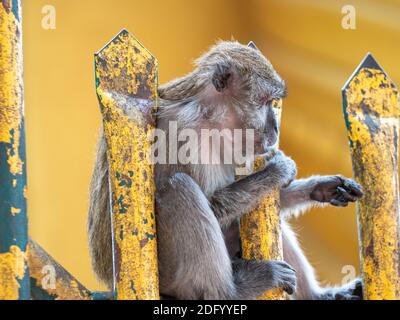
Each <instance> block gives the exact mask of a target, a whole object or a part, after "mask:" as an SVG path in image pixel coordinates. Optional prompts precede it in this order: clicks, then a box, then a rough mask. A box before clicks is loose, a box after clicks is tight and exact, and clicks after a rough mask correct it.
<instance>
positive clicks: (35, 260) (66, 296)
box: [27, 240, 92, 300]
mask: <svg viewBox="0 0 400 320" xmlns="http://www.w3.org/2000/svg"><path fill="white" fill-rule="evenodd" d="M27 252H28V263H29V270H30V278H31V294H32V298H33V299H45V300H92V293H91V292H90V291H89V290H87V289H86V288H85V287H84V286H83V285H82V284H81V283H80V282H79V281H77V280H76V279H75V278H74V277H73V276H72V275H71V274H70V273H69V272H68V271H67V270H65V269H64V268H63V267H62V266H61V265H60V264H59V263H58V262H56V261H55V260H54V259H53V258H52V257H51V256H50V255H49V254H48V253H47V252H46V251H45V250H43V248H41V247H40V246H39V245H38V244H37V243H35V242H34V241H32V240H29V243H28V251H27ZM45 266H53V267H54V271H55V274H54V276H55V283H54V287H53V288H49V287H47V286H44V283H46V281H44V277H46V276H48V274H46V273H43V270H44V267H45Z"/></svg>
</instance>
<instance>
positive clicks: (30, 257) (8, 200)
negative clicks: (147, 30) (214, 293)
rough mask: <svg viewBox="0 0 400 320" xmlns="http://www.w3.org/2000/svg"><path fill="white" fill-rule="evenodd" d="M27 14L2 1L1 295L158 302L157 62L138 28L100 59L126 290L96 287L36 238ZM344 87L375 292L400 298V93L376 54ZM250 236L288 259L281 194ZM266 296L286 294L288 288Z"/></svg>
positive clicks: (364, 260) (265, 204)
mask: <svg viewBox="0 0 400 320" xmlns="http://www.w3.org/2000/svg"><path fill="white" fill-rule="evenodd" d="M21 20H22V16H21V1H20V0H16V1H3V2H2V3H1V4H0V299H86V300H91V299H115V298H116V299H158V298H159V290H158V269H157V246H156V221H155V209H154V199H155V185H154V167H153V165H151V164H150V163H151V162H150V161H149V159H148V158H147V157H148V156H149V152H147V151H148V149H149V147H150V141H151V140H150V139H149V138H150V136H151V131H152V130H153V129H154V127H155V119H154V117H153V111H154V110H155V109H156V108H157V60H156V59H155V58H154V57H153V56H152V55H151V54H150V53H149V52H148V51H147V50H146V49H145V48H144V47H143V46H142V45H141V44H140V43H139V42H138V41H137V40H136V39H135V38H134V37H133V36H132V35H131V34H129V33H128V32H127V31H126V30H123V31H121V32H120V33H119V34H118V35H117V36H116V37H115V38H114V39H113V40H112V41H111V42H109V43H108V44H107V45H106V46H105V47H104V48H103V49H102V50H100V51H99V52H98V53H97V54H96V55H95V68H96V91H97V95H98V98H99V103H100V109H101V113H102V116H103V127H104V131H105V136H106V141H107V146H108V154H107V155H108V161H109V169H110V170H109V172H110V185H111V194H112V213H111V214H112V222H113V223H112V229H113V230H112V233H113V262H114V284H115V285H114V287H115V288H114V291H113V292H91V291H90V290H88V289H87V288H85V287H84V286H83V285H82V284H81V283H79V281H78V280H76V279H75V278H74V277H73V276H72V275H71V274H70V273H68V272H67V270H65V269H64V268H63V267H62V266H61V265H60V264H58V263H57V262H56V261H55V260H54V259H53V258H52V257H51V256H50V255H48V253H47V252H46V251H45V250H44V249H43V248H41V247H40V246H39V245H38V244H36V243H35V242H34V241H33V240H29V241H28V236H27V234H28V231H27V213H26V159H25V137H24V112H23V89H22V88H23V81H22V71H23V63H22V41H21V35H22V28H21ZM342 93H343V110H344V115H345V121H346V126H347V132H348V138H349V141H350V152H351V156H352V161H353V171H354V175H355V178H356V180H357V181H358V182H359V183H360V184H361V185H362V186H363V188H364V191H365V197H364V198H363V199H362V200H361V201H359V203H358V205H357V216H358V221H359V239H360V255H361V266H362V277H363V280H364V287H365V288H364V294H365V299H400V274H399V273H400V262H399V259H400V255H399V253H400V248H399V247H400V226H399V198H398V197H399V195H398V191H399V190H398V134H399V96H398V90H397V88H396V87H395V86H394V84H393V83H392V81H391V80H390V79H389V77H388V76H387V75H386V74H385V72H384V71H383V70H382V68H381V67H380V66H379V65H378V63H377V62H376V61H375V59H374V58H373V57H372V56H371V55H368V56H367V57H366V58H365V59H364V60H363V62H362V64H361V65H360V66H359V67H358V68H357V69H356V71H355V73H354V74H353V75H352V76H351V78H350V79H349V81H348V82H347V83H346V85H345V87H344V88H343V91H342ZM277 110H278V111H279V112H280V110H281V106H280V105H279V106H277ZM262 165H263V164H259V166H262ZM240 234H241V240H242V253H243V257H244V258H247V259H282V244H281V234H280V218H279V194H278V191H276V192H275V193H274V194H273V195H271V196H270V197H267V198H266V199H265V200H264V201H262V203H260V205H259V207H258V208H257V209H256V210H255V211H254V212H253V213H251V214H249V215H247V216H246V217H244V218H243V219H242V220H241V230H240ZM28 266H29V267H28ZM46 266H52V267H53V269H54V271H55V277H56V278H55V279H54V284H55V286H52V285H50V286H47V285H45V282H46V281H45V280H46V279H45V276H46V275H44V274H43V272H42V271H43V268H45V267H46ZM260 298H261V299H283V298H285V296H284V294H283V292H282V290H276V291H274V292H268V293H266V294H264V295H263V296H261V297H260Z"/></svg>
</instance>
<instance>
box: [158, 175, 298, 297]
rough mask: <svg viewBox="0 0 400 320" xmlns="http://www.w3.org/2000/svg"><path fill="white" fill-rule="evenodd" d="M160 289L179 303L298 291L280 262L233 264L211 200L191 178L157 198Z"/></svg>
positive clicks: (177, 179) (176, 179) (170, 184)
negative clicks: (277, 290)
mask: <svg viewBox="0 0 400 320" xmlns="http://www.w3.org/2000/svg"><path fill="white" fill-rule="evenodd" d="M156 205H157V234H158V256H159V275H160V290H161V293H162V294H166V295H169V296H172V297H176V298H178V299H253V298H256V297H257V296H258V295H260V294H261V293H262V292H264V291H266V290H268V289H271V288H273V287H277V286H283V287H285V288H286V289H287V290H288V291H290V290H292V291H293V290H294V287H295V279H296V278H295V272H294V271H293V270H292V269H291V267H290V266H288V265H287V264H286V263H283V262H278V261H265V262H255V261H253V262H244V261H238V262H235V263H234V264H233V268H232V263H231V260H230V257H229V254H228V251H227V248H226V246H225V242H224V238H223V234H222V231H221V227H220V225H219V223H218V221H217V219H216V217H215V215H214V213H213V212H212V210H211V208H210V206H209V204H208V201H207V198H206V196H205V195H204V194H203V192H202V190H201V189H200V187H199V186H198V185H197V184H196V182H195V181H194V180H193V179H192V178H191V177H189V176H188V175H186V174H183V173H177V174H175V175H174V176H173V177H171V178H170V179H169V180H168V181H167V183H166V184H165V186H164V187H163V188H162V189H160V190H159V192H158V195H157V202H156Z"/></svg>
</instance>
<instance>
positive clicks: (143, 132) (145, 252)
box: [95, 30, 159, 300]
mask: <svg viewBox="0 0 400 320" xmlns="http://www.w3.org/2000/svg"><path fill="white" fill-rule="evenodd" d="M95 67H96V90H97V95H98V98H99V102H100V108H101V113H102V115H103V128H104V133H105V137H106V141H107V148H108V154H107V155H108V162H109V175H110V177H109V179H110V184H111V191H112V192H111V193H112V196H111V197H112V222H113V223H112V224H113V253H114V283H115V291H116V297H117V299H140V300H148V299H158V298H159V291H158V290H159V289H158V265H157V244H156V223H155V184H154V165H153V164H152V162H151V161H150V158H149V157H150V152H149V150H150V145H151V137H152V135H153V130H154V128H155V120H154V116H153V112H154V110H155V109H156V107H157V60H156V59H155V58H154V57H153V56H152V55H151V54H150V53H149V52H148V51H147V50H146V49H145V48H144V47H143V46H142V45H141V44H140V43H139V42H138V41H137V40H136V39H135V38H134V37H133V36H132V35H131V34H130V33H128V32H127V31H126V30H123V31H121V32H120V33H119V34H118V35H117V36H116V37H115V38H114V39H113V40H112V41H111V42H110V43H108V44H107V45H106V46H105V47H104V48H103V49H102V50H100V51H99V52H98V53H97V54H96V55H95Z"/></svg>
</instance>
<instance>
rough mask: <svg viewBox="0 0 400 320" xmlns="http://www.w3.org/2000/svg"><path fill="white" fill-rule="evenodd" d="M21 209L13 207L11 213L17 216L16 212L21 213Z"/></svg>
mask: <svg viewBox="0 0 400 320" xmlns="http://www.w3.org/2000/svg"><path fill="white" fill-rule="evenodd" d="M20 212H21V209H18V208H14V207H11V214H12V215H13V216H15V215H16V214H18V213H20Z"/></svg>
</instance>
